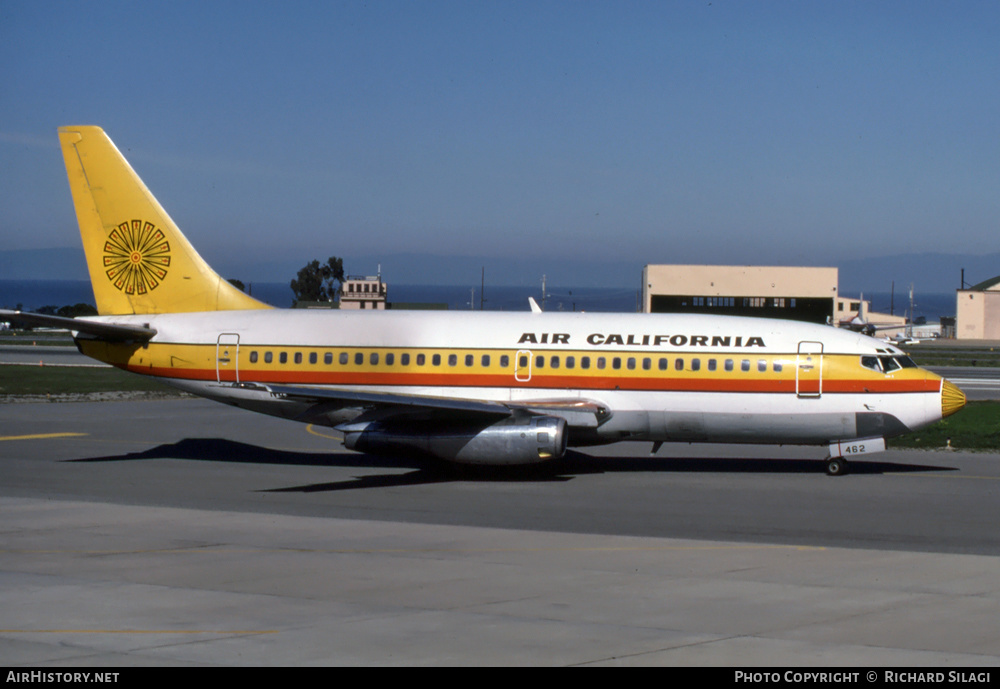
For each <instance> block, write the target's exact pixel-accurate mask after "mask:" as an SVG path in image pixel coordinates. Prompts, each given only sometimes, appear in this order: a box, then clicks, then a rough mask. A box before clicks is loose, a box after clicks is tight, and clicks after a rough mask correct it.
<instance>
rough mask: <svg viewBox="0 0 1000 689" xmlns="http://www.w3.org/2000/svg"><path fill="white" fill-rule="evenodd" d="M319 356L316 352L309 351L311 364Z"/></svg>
mask: <svg viewBox="0 0 1000 689" xmlns="http://www.w3.org/2000/svg"><path fill="white" fill-rule="evenodd" d="M317 358H318V356H317V354H316V352H309V363H310V364H315V363H316V360H317Z"/></svg>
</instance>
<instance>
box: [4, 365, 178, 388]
mask: <svg viewBox="0 0 1000 689" xmlns="http://www.w3.org/2000/svg"><path fill="white" fill-rule="evenodd" d="M91 392H160V393H166V394H176V395H177V396H180V395H181V393H180V392H179V391H177V390H175V389H174V388H172V387H170V386H168V385H165V384H163V383H161V382H160V381H158V380H156V379H154V378H147V377H145V376H140V375H136V374H134V373H129V372H128V371H122V370H121V369H117V368H109V367H101V368H90V367H84V366H35V365H24V366H19V365H4V366H0V395H47V394H51V395H56V394H60V395H64V394H86V393H91Z"/></svg>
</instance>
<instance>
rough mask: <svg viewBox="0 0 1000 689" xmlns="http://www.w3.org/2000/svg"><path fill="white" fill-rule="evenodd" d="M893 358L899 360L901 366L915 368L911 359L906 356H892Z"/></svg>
mask: <svg viewBox="0 0 1000 689" xmlns="http://www.w3.org/2000/svg"><path fill="white" fill-rule="evenodd" d="M893 359H894V360H895V361H897V362H899V365H900V366H902V367H903V368H917V365H916V364H915V363H913V359H911V358H910V357H908V356H894V357H893Z"/></svg>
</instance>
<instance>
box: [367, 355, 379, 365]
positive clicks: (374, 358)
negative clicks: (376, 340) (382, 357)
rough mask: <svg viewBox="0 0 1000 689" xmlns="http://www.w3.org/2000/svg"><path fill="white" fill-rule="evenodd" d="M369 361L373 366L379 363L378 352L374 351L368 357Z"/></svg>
mask: <svg viewBox="0 0 1000 689" xmlns="http://www.w3.org/2000/svg"><path fill="white" fill-rule="evenodd" d="M368 361H369V362H370V363H371V365H372V366H376V365H378V352H372V353H371V356H369V357H368Z"/></svg>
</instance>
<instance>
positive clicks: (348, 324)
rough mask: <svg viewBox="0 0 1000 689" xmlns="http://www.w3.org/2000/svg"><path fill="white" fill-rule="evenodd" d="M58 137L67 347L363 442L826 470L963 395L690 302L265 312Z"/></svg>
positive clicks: (136, 187) (884, 350)
mask: <svg viewBox="0 0 1000 689" xmlns="http://www.w3.org/2000/svg"><path fill="white" fill-rule="evenodd" d="M59 139H60V142H61V148H62V153H63V157H64V160H65V164H66V171H67V175H68V178H69V186H70V191H71V194H72V197H73V203H74V206H75V209H76V215H77V220H78V223H79V227H80V233H81V237H82V240H83V245H84V249H85V254H86V260H87V265H88V268H89V272H90V279H91V283H92V286H93V290H94V296H95V298H96V301H97V310H98V313H99V315H98V316H89V317H80V318H76V319H69V318H60V317H57V316H46V315H40V314H30V313H22V312H10V311H4V312H0V317H4V318H5V319H6V318H8V317H10V318H11V319H13V320H19V321H23V322H27V323H29V324H34V325H53V326H57V327H66V328H69V329H70V330H71V331H72V333H73V337H74V339H75V342H76V345H77V347H78V348H79V350H80V351H81V352H83V353H84V354H86V355H88V356H90V357H93V358H95V359H97V360H99V361H103V362H107V363H109V364H113V365H114V366H117V367H119V368H121V369H124V370H127V371H132V372H134V373H138V374H142V375H146V376H152V377H155V378H159V379H160V380H162V381H164V382H166V383H169V384H171V385H173V386H175V387H177V388H180V389H181V390H184V391H187V392H189V393H193V394H195V395H200V396H202V397H206V398H208V399H212V400H216V401H218V402H223V403H225V404H229V405H233V406H236V407H239V408H242V409H247V410H251V411H255V412H261V413H264V414H270V415H274V416H278V417H284V418H287V419H293V420H296V421H300V422H305V423H310V424H320V425H326V426H331V427H334V428H335V429H337V430H339V431H340V432H341V433H342V434H343V438H344V440H343V442H344V445H345V446H346V447H347V448H349V449H352V450H357V451H361V452H368V453H373V454H393V453H397V454H398V453H412V452H420V453H423V454H429V455H431V456H434V457H437V458H439V459H444V460H447V461H449V462H455V463H465V464H473V465H523V464H533V463H538V462H545V461H549V460H554V459H557V458H559V457H562V456H563V455H564V454H565V452H566V450H567V448H568V447H585V446H596V445H602V444H608V443H614V442H618V441H647V442H651V443H653V445H652V450H653V453H654V454H655V452H656V451H657V450H658V449H659V447H660V446H661V445H662V443H664V442H673V441H683V442H690V443H696V442H714V443H758V444H771V445H774V444H788V445H803V446H809V445H812V446H826V447H827V448H828V456H827V459H826V471H827V473H828V474H830V475H838V474H843V473H845V472H846V471H847V469H848V462H847V459H848V458H853V457H855V456H859V455H862V454H868V453H871V452H878V451H882V450H884V449H885V439H886V438H888V437H892V436H896V435H900V434H903V433H908V432H911V431H914V430H917V429H919V428H922V427H924V426H926V425H928V424H931V423H934V422H936V421H938V420H939V419H941V418H942V417H945V416H948V415H950V414H953V413H955V412H957V411H958V410H959V409H961V408H962V407H963V406H964V405H965V395H964V393H963V392H962V391H961V390H960V389H959V388H958V387H956V386H955V385H953V384H952V383H950V382H948V381H946V380H944V379H942V378H941V377H940V376H937V375H935V374H933V373H931V372H929V371H926V370H924V369H921V368H919V367H917V366H916V365H915V364H914V363H913V362H912V360H910V358H909V357H907V356H906V354H905V353H904V352H902V351H901V350H899V349H897V348H896V347H893V346H892V345H889V344H886V343H884V342H882V341H880V340H876V339H873V338H870V337H868V336H866V335H864V334H861V333H854V332H850V331H844V330H840V329H836V328H830V327H828V326H826V325H817V324H810V323H803V322H795V321H782V320H775V319H760V318H744V317H737V316H712V315H699V314H683V315H672V314H592V313H586V314H584V313H549V312H542V311H541V310H540V309H536V308H532V311H531V312H522V313H512V312H486V311H475V312H464V311H463V312H461V313H459V312H447V311H445V312H426V311H393V310H378V311H375V310H372V311H339V310H321V311H317V310H308V309H275V308H273V307H271V306H269V305H267V304H264V303H262V302H260V301H257V300H256V299H253V298H252V297H250V296H248V295H246V294H244V293H243V292H241V291H240V290H238V289H237V288H235V287H233V286H232V285H230V284H229V283H228V282H227V281H225V280H223V279H222V278H221V277H220V276H219V275H218V274H217V273H216V272H215V271H213V270H212V269H211V268H210V267H209V266H208V264H207V263H206V262H205V261H204V260H203V259H202V258H201V256H199V255H198V253H197V251H196V250H195V249H194V247H193V246H192V245H191V244H190V243H189V242H188V240H187V239H186V238H185V236H184V235H183V234H182V233H181V231H180V230H179V229H178V227H177V225H176V224H175V223H174V222H173V220H171V218H170V216H169V215H168V214H167V213H166V211H165V210H164V209H163V208H162V207H161V206H160V204H159V203H158V202H157V201H156V199H155V198H154V196H153V195H152V193H150V191H149V190H148V189H147V188H146V186H145V185H144V184H143V182H142V180H141V179H140V178H139V176H138V175H137V174H136V173H135V172H134V171H133V169H132V168H131V166H130V165H129V164H128V162H127V161H126V160H125V158H124V157H123V156H122V154H121V153H120V152H119V151H118V149H117V148H116V147H115V145H114V144H113V143H112V141H111V139H110V138H108V136H107V135H106V134H105V133H104V131H103V130H102V129H100V128H99V127H95V126H76V127H62V128H60V129H59Z"/></svg>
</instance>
